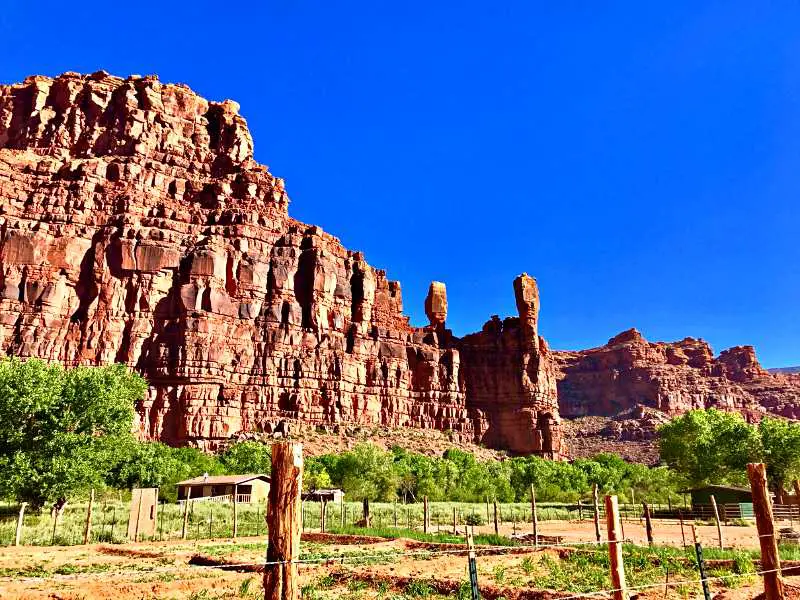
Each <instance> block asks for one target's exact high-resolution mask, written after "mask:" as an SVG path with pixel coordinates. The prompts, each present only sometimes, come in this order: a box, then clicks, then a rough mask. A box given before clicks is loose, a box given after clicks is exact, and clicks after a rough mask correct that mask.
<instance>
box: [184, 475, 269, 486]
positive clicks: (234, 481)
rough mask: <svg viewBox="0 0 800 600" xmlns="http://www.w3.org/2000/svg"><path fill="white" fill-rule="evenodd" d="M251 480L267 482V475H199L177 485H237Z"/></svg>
mask: <svg viewBox="0 0 800 600" xmlns="http://www.w3.org/2000/svg"><path fill="white" fill-rule="evenodd" d="M253 479H263V480H264V481H267V482H269V480H270V479H269V475H265V474H263V473H249V474H247V475H207V476H206V475H201V476H200V477H194V478H192V479H186V480H184V481H179V482H178V485H179V486H180V485H239V484H240V483H247V482H248V481H252V480H253Z"/></svg>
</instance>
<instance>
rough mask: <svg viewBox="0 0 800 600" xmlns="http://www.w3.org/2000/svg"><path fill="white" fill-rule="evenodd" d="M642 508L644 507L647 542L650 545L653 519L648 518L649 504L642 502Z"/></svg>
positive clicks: (651, 543) (651, 542)
mask: <svg viewBox="0 0 800 600" xmlns="http://www.w3.org/2000/svg"><path fill="white" fill-rule="evenodd" d="M642 508H643V509H644V525H645V531H646V532H647V543H648V544H649V545H650V546H652V545H653V521H652V520H651V519H650V505H649V504H647V502H642Z"/></svg>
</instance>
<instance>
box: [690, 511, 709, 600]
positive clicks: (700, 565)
mask: <svg viewBox="0 0 800 600" xmlns="http://www.w3.org/2000/svg"><path fill="white" fill-rule="evenodd" d="M692 539H693V540H694V553H695V556H696V557H697V570H698V571H700V585H701V586H702V587H703V598H704V599H705V600H711V590H710V589H709V587H708V578H707V577H706V562H705V560H703V546H701V545H700V542H698V541H697V528H696V527H695V526H694V525H692Z"/></svg>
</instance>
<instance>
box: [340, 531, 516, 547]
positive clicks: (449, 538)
mask: <svg viewBox="0 0 800 600" xmlns="http://www.w3.org/2000/svg"><path fill="white" fill-rule="evenodd" d="M330 532H331V533H333V534H336V535H353V536H365V537H380V538H385V539H387V540H396V539H400V538H404V539H409V540H415V541H418V542H427V543H431V544H466V540H465V539H464V536H463V535H454V534H452V533H445V532H439V533H423V532H421V531H418V530H416V529H395V528H394V527H370V528H366V527H333V528H331V531H330ZM475 543H476V544H478V545H486V546H518V545H519V542H517V541H516V540H512V539H511V538H507V537H505V536H502V535H495V534H493V533H487V534H480V535H476V536H475Z"/></svg>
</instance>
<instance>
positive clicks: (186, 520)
mask: <svg viewBox="0 0 800 600" xmlns="http://www.w3.org/2000/svg"><path fill="white" fill-rule="evenodd" d="M191 501H192V486H187V489H186V500H184V503H183V527H181V539H182V540H185V539H186V526H187V524H188V523H189V502H191Z"/></svg>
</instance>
